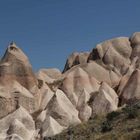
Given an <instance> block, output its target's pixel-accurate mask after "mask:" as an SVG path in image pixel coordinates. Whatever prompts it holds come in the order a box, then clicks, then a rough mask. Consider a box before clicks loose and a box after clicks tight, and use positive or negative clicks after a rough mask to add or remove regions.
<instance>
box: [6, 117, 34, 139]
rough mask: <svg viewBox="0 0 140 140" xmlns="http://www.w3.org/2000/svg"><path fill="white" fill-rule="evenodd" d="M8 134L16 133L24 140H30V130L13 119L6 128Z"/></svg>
mask: <svg viewBox="0 0 140 140" xmlns="http://www.w3.org/2000/svg"><path fill="white" fill-rule="evenodd" d="M7 134H8V135H12V134H16V135H18V136H20V137H22V138H23V139H24V140H31V138H32V135H33V134H31V132H30V131H29V130H28V129H27V128H26V127H25V126H24V124H22V123H21V122H20V121H18V120H17V119H15V120H14V121H13V122H12V124H11V125H10V126H9V129H8V130H7Z"/></svg>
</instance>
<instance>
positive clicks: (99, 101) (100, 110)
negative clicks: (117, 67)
mask: <svg viewBox="0 0 140 140" xmlns="http://www.w3.org/2000/svg"><path fill="white" fill-rule="evenodd" d="M91 107H92V115H93V116H95V115H104V114H107V113H109V112H111V111H115V110H117V108H118V96H117V94H116V92H115V91H114V90H113V89H112V88H111V87H109V86H108V85H107V84H106V83H105V82H102V84H101V86H100V89H99V93H98V94H97V96H96V97H95V99H94V100H93V103H92V105H91Z"/></svg>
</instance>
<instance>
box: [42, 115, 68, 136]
mask: <svg viewBox="0 0 140 140" xmlns="http://www.w3.org/2000/svg"><path fill="white" fill-rule="evenodd" d="M64 129H65V127H63V126H61V125H60V124H59V123H58V122H57V121H56V120H55V119H54V118H53V117H51V116H48V117H47V118H46V120H45V122H44V125H43V127H42V131H43V134H42V135H43V136H47V137H50V136H53V135H56V134H58V133H60V132H62V131H63V130H64Z"/></svg>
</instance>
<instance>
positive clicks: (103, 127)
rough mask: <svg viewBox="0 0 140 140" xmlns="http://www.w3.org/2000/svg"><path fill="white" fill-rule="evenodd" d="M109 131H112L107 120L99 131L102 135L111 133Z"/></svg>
mask: <svg viewBox="0 0 140 140" xmlns="http://www.w3.org/2000/svg"><path fill="white" fill-rule="evenodd" d="M111 130H112V126H111V123H110V122H109V121H108V120H107V121H105V122H103V123H102V125H101V131H102V132H103V133H105V132H108V131H111Z"/></svg>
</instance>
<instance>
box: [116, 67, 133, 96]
mask: <svg viewBox="0 0 140 140" xmlns="http://www.w3.org/2000/svg"><path fill="white" fill-rule="evenodd" d="M134 70H135V69H134V67H133V66H132V65H131V66H130V67H129V69H128V70H127V73H126V74H125V75H123V77H122V78H121V80H120V83H119V85H118V89H117V94H118V95H119V96H120V95H121V93H122V91H123V89H124V87H125V85H126V84H127V82H128V80H129V78H130V76H131V74H132V73H133V71H134Z"/></svg>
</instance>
